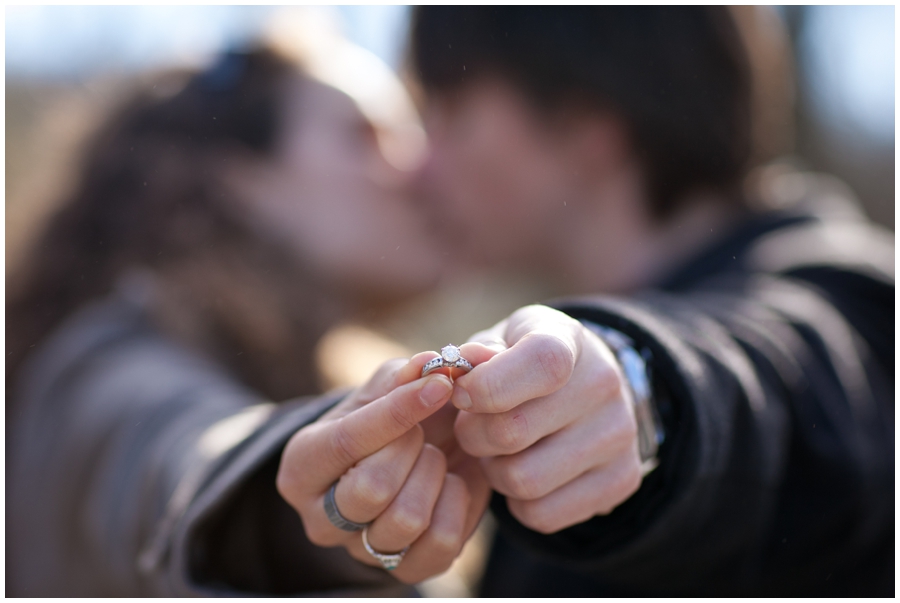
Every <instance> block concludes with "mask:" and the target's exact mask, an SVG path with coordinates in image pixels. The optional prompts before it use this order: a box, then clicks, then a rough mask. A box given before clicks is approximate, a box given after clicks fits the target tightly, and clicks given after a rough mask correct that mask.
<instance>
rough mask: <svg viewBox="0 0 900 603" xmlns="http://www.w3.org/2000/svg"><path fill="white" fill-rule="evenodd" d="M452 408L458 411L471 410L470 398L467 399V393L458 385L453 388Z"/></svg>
mask: <svg viewBox="0 0 900 603" xmlns="http://www.w3.org/2000/svg"><path fill="white" fill-rule="evenodd" d="M453 406H455V407H456V408H458V409H460V410H468V409H470V408H472V398H470V397H469V392H467V391H466V390H464V389H463V388H461V387H460V386H458V385H457V386H456V387H454V388H453Z"/></svg>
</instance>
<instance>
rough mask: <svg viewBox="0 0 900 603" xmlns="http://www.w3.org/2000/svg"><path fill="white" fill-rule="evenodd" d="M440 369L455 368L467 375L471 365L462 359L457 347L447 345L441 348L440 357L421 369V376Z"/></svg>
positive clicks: (450, 344)
mask: <svg viewBox="0 0 900 603" xmlns="http://www.w3.org/2000/svg"><path fill="white" fill-rule="evenodd" d="M442 368H457V369H462V370H464V371H466V372H467V373H468V372H469V371H471V370H472V363H470V362H469V361H468V360H466V359H465V358H463V357H462V355H461V354H460V353H459V348H458V347H456V346H455V345H453V344H452V343H448V344H447V345H445V346H444V347H442V348H441V355H440V356H438V357H437V358H434V359H432V360H429V361H428V362H426V363H425V366H423V367H422V376H423V377H424V376H425V375H427V374H428V373H431V372H433V371H436V370H438V369H442ZM451 379H452V377H451Z"/></svg>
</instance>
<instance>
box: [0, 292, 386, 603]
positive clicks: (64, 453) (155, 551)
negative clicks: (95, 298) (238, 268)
mask: <svg viewBox="0 0 900 603" xmlns="http://www.w3.org/2000/svg"><path fill="white" fill-rule="evenodd" d="M42 347H43V349H42V350H41V351H40V353H39V354H38V355H37V356H36V358H35V359H34V361H33V362H31V363H30V366H29V367H28V368H27V369H26V372H25V374H23V377H22V379H21V383H20V385H21V388H20V393H19V396H18V398H19V399H18V400H17V409H18V410H17V411H16V412H15V415H17V416H16V420H15V426H14V428H13V429H12V431H11V432H10V434H9V435H10V437H9V438H8V441H7V451H8V456H7V459H8V461H7V462H8V464H7V467H8V476H9V480H8V489H7V501H8V505H9V506H8V507H7V529H8V532H7V534H8V540H7V579H8V583H7V585H8V587H9V589H10V590H8V591H7V592H8V594H11V593H15V594H17V595H20V596H42V595H49V596H156V595H209V594H226V595H236V594H287V593H291V594H303V595H324V594H327V595H353V594H363V593H364V594H398V593H399V592H400V589H398V584H399V583H397V582H396V581H395V580H393V578H391V577H389V576H388V575H387V574H386V573H385V572H382V571H380V570H376V569H374V568H370V567H368V566H365V565H363V564H360V563H358V562H356V561H355V560H353V559H351V558H350V557H349V556H347V555H346V554H345V553H344V552H343V550H342V549H322V548H318V547H315V546H313V545H312V544H310V543H309V542H308V541H307V540H306V538H305V536H304V532H303V527H302V523H301V521H300V518H299V516H298V515H297V514H296V513H295V512H294V511H293V510H292V509H291V508H290V507H289V506H288V505H287V504H286V503H285V502H284V501H283V500H282V499H281V498H280V497H279V496H278V493H277V491H276V489H275V471H276V469H277V466H278V460H279V458H280V454H281V450H282V448H283V447H284V444H285V443H286V441H287V440H288V438H290V436H291V435H292V434H293V433H294V432H295V431H296V430H298V429H300V428H301V427H303V426H304V425H306V424H308V423H310V422H312V421H314V420H315V419H316V418H317V417H318V416H320V415H321V414H322V413H323V412H324V411H325V410H327V409H328V408H330V407H331V406H332V405H333V404H334V403H335V402H336V401H337V400H338V399H339V397H336V396H326V397H323V398H317V399H306V400H298V401H295V402H292V403H287V404H283V405H276V404H272V403H265V402H263V401H261V400H260V399H259V397H258V396H256V395H255V394H253V392H250V391H248V390H246V389H245V388H243V387H241V386H239V385H238V384H237V383H235V382H234V381H233V380H231V379H230V378H229V377H228V376H227V375H225V374H224V373H223V372H221V371H220V370H218V369H217V368H216V367H214V366H212V365H210V364H208V363H206V362H204V361H203V360H201V359H200V358H199V357H197V356H194V355H192V354H190V353H188V352H186V351H185V350H183V349H180V348H178V347H177V346H175V345H173V344H171V343H170V342H168V341H166V340H165V339H163V338H161V337H159V336H157V335H155V334H154V333H153V332H152V331H151V330H149V329H148V328H147V327H146V325H144V324H142V321H141V318H140V312H138V311H137V310H136V309H135V308H132V307H129V306H128V304H123V303H119V302H109V303H104V304H100V305H97V306H95V307H92V308H88V309H87V310H85V311H83V312H82V313H81V314H80V315H79V316H77V317H75V318H74V319H73V320H72V321H70V324H69V325H67V326H66V327H64V328H62V329H61V330H60V332H59V333H57V335H55V336H54V337H53V338H52V340H51V341H48V342H47V343H46V344H45V345H44V346H42Z"/></svg>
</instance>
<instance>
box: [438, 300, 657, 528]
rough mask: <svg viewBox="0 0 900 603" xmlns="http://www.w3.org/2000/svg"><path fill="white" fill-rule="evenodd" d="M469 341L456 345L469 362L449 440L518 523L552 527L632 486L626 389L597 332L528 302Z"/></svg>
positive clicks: (633, 428) (616, 500)
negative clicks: (472, 461)
mask: <svg viewBox="0 0 900 603" xmlns="http://www.w3.org/2000/svg"><path fill="white" fill-rule="evenodd" d="M470 341H471V342H472V343H468V344H465V345H464V346H463V347H462V351H463V354H464V356H465V357H466V358H468V359H469V360H470V361H472V362H473V364H476V363H478V366H476V367H475V368H474V369H473V370H472V371H471V372H470V373H468V374H467V375H464V376H462V377H460V378H459V379H458V380H457V381H456V384H455V387H454V391H453V398H452V400H453V404H454V405H455V406H456V407H457V408H459V409H460V413H459V415H458V417H457V419H456V425H455V433H456V437H457V439H458V441H459V444H460V446H461V447H462V449H463V450H464V451H465V452H467V453H469V454H470V455H472V456H476V457H481V462H482V467H483V468H484V471H485V474H486V475H487V478H488V481H489V482H490V484H491V486H492V487H493V488H494V489H495V490H497V491H498V492H500V493H501V494H504V495H506V497H507V503H508V506H509V510H510V512H511V513H512V514H513V515H514V516H515V517H516V518H517V519H518V520H519V521H520V522H521V523H522V524H524V525H525V526H527V527H529V528H531V529H533V530H536V531H538V532H542V533H545V534H549V533H553V532H557V531H559V530H561V529H563V528H566V527H569V526H572V525H575V524H578V523H581V522H584V521H586V520H588V519H590V518H591V517H593V516H594V515H603V514H607V513H609V512H610V511H612V510H613V508H615V507H616V506H618V505H619V504H621V503H622V502H623V501H625V500H626V499H627V498H628V497H629V496H631V495H632V494H633V493H634V492H635V491H636V490H637V489H638V487H639V486H640V484H641V479H642V476H641V462H640V454H639V452H638V443H637V423H636V420H635V417H634V410H633V407H632V401H631V397H630V392H629V390H628V389H627V387H626V386H625V385H624V383H625V382H624V379H623V376H622V373H621V370H620V368H619V366H618V363H617V361H616V359H615V357H614V356H613V353H612V351H611V350H610V349H609V348H608V347H607V346H606V344H604V343H603V341H601V339H600V338H599V337H597V336H596V335H595V334H593V333H592V332H590V331H589V330H588V329H586V328H585V327H584V326H583V325H581V323H579V322H578V321H576V320H574V319H572V318H570V317H569V316H567V315H565V314H563V313H562V312H558V311H556V310H553V309H551V308H548V307H546V306H528V307H525V308H521V309H520V310H518V311H516V312H515V313H514V314H512V316H510V317H509V318H507V319H506V320H504V321H502V322H500V323H499V324H497V325H496V326H494V327H493V328H492V329H489V330H487V331H482V332H481V333H478V334H476V335H475V336H473V337H472V339H471V340H470ZM475 342H477V343H475ZM478 344H482V345H478ZM488 358H490V360H489V361H486V360H487V359H488Z"/></svg>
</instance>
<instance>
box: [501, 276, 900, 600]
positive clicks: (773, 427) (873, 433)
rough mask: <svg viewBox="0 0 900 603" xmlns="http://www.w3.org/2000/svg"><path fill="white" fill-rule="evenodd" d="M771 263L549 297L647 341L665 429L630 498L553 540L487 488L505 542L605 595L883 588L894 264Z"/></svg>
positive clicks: (890, 565) (886, 584)
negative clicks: (641, 288)
mask: <svg viewBox="0 0 900 603" xmlns="http://www.w3.org/2000/svg"><path fill="white" fill-rule="evenodd" d="M801 264H802V262H801ZM783 268H784V270H782V271H781V272H780V273H775V272H770V273H761V272H757V273H748V272H733V273H730V274H722V275H720V276H718V277H716V278H710V279H707V280H706V281H705V282H704V283H703V284H701V285H699V286H695V287H691V288H690V289H689V290H686V291H679V292H669V293H659V292H658V293H648V294H645V295H642V296H639V297H637V298H635V299H630V300H615V299H590V300H575V301H569V302H562V303H559V304H557V307H559V308H560V309H563V310H564V311H566V312H567V313H569V314H570V315H572V316H574V317H576V318H579V319H588V320H591V321H594V322H596V323H599V324H605V325H608V326H611V327H613V328H616V329H619V330H621V331H623V332H624V333H626V334H628V335H629V336H631V337H632V338H633V339H634V340H635V341H636V342H637V343H638V345H639V346H641V347H646V348H648V349H649V350H650V351H651V353H652V355H653V361H652V368H653V371H654V383H655V388H656V391H657V393H658V394H659V395H660V396H661V397H663V398H666V399H668V401H669V406H670V410H669V411H668V412H667V413H665V417H664V419H665V423H666V425H665V427H666V431H667V438H666V441H665V443H664V445H663V446H662V448H661V450H660V458H661V464H660V466H659V467H658V468H657V469H656V470H655V471H654V472H652V473H651V474H650V475H648V476H647V477H646V478H645V480H644V483H643V484H642V486H641V488H640V490H639V491H638V492H637V493H636V494H635V495H634V496H633V497H632V498H630V499H629V500H628V501H626V502H625V503H623V504H622V505H621V506H620V507H618V508H617V509H615V510H614V511H613V512H612V513H611V514H610V515H608V516H602V517H601V516H598V517H595V518H593V519H591V520H590V521H588V522H586V523H584V524H580V525H578V526H573V527H572V528H569V529H567V530H563V531H561V532H559V533H556V534H552V535H541V534H538V533H536V532H533V531H530V530H528V529H526V528H525V527H524V526H522V525H521V524H519V523H518V522H516V520H515V519H514V518H513V517H512V516H511V515H510V514H509V511H508V509H507V508H506V504H505V500H504V499H503V498H502V497H499V496H495V499H494V500H493V502H492V508H493V510H494V512H495V513H496V514H497V515H498V518H499V521H500V524H501V527H502V530H503V533H504V534H505V535H506V537H507V538H508V539H510V540H511V541H513V542H515V543H518V545H517V546H523V547H525V550H529V551H531V553H530V554H537V555H538V556H539V557H540V558H542V559H543V560H544V561H545V562H549V563H551V564H557V565H558V566H561V567H562V566H564V567H565V568H566V570H567V571H572V572H575V573H578V574H580V575H581V576H582V577H585V578H587V579H591V580H596V581H597V583H599V584H603V585H605V586H607V587H609V588H610V589H611V590H612V591H613V592H615V591H619V592H630V593H646V594H653V593H667V594H669V595H671V594H678V593H684V594H695V595H696V594H704V593H705V594H717V595H722V594H733V595H753V594H760V595H766V594H778V595H796V594H802V595H807V596H809V595H814V594H817V593H827V594H835V595H838V594H845V593H846V594H857V595H865V594H880V595H882V596H892V595H893V589H894V561H893V549H894V393H893V389H894V374H893V348H894V286H893V270H892V269H891V270H890V272H889V273H888V272H887V271H882V272H878V271H874V272H872V271H867V270H863V269H860V270H856V269H852V268H851V267H848V266H841V265H838V264H835V263H830V264H828V265H821V264H820V265H815V264H814V263H812V264H806V265H797V266H792V267H788V266H785V267H783Z"/></svg>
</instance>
